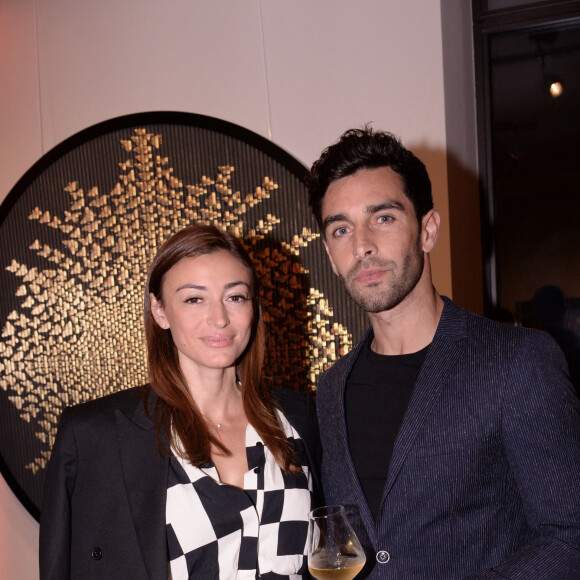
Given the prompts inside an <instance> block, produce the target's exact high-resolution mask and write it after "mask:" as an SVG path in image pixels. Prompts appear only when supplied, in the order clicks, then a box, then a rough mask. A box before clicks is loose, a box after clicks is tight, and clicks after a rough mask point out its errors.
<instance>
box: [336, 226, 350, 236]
mask: <svg viewBox="0 0 580 580" xmlns="http://www.w3.org/2000/svg"><path fill="white" fill-rule="evenodd" d="M347 233H348V228H345V227H341V228H337V229H336V230H334V235H335V236H344V235H346V234H347Z"/></svg>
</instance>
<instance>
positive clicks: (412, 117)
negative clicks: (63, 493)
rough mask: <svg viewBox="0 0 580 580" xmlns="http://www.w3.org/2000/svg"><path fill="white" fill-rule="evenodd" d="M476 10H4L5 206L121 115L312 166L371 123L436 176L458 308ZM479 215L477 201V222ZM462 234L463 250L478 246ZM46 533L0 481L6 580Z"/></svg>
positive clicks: (345, 2)
mask: <svg viewBox="0 0 580 580" xmlns="http://www.w3.org/2000/svg"><path fill="white" fill-rule="evenodd" d="M465 4H468V3H465V2H461V0H448V1H447V2H442V1H440V0H439V1H438V0H413V2H404V1H403V0H360V1H358V2H351V1H349V0H294V1H293V2H285V1H283V0H216V1H215V2H206V1H203V0H172V1H171V2H162V1H161V0H121V1H119V0H100V1H99V2H93V1H91V0H0V78H1V79H2V83H1V88H0V126H1V127H2V131H0V200H1V199H3V198H4V197H5V196H6V195H7V194H8V192H9V191H10V190H11V188H12V187H13V186H14V185H15V183H16V182H17V181H18V179H19V178H20V177H21V176H22V175H23V173H24V172H25V171H26V170H27V169H28V168H29V167H30V166H31V165H32V164H33V163H34V162H36V161H37V160H38V159H39V158H40V157H41V156H42V155H43V154H44V153H46V152H47V151H49V150H50V149H51V148H52V147H54V146H55V145H57V144H58V143H59V142H61V141H62V140H64V139H66V138H67V137H69V136H71V135H73V134H74V133H76V132H78V131H80V130H82V129H84V128H86V127H88V126H91V125H93V124H95V123H98V122H101V121H104V120H106V119H109V118H112V117H116V116H119V115H125V114H130V113H136V112H141V111H152V110H175V111H186V112H193V113H200V114H204V115H210V116H215V117H219V118H222V119H225V120H228V121H231V122H234V123H237V124H239V125H242V126H244V127H246V128H248V129H251V130H253V131H255V132H257V133H259V134H261V135H263V136H265V137H267V138H269V139H271V140H272V141H274V142H275V143H276V144H277V145H279V146H281V147H282V148H284V149H286V150H287V151H288V152H289V153H291V154H292V155H294V156H295V157H296V158H298V159H299V160H300V161H302V162H303V163H304V164H306V165H309V164H310V163H311V162H312V161H313V160H314V159H315V158H316V157H317V156H318V154H319V153H320V151H321V150H322V148H323V147H325V146H326V145H328V144H329V143H330V142H332V141H334V140H336V139H337V138H338V136H339V135H340V133H342V131H344V130H345V129H347V128H349V127H351V126H360V125H361V124H363V123H365V122H368V121H372V122H373V123H374V125H375V126H376V127H378V128H382V129H388V130H390V131H393V132H394V133H396V134H398V135H399V136H400V137H401V138H402V139H403V141H404V142H405V143H406V144H407V146H409V147H410V148H411V149H413V150H414V151H415V152H416V153H417V154H418V155H419V156H420V157H421V158H422V159H423V160H424V161H425V163H426V165H427V168H428V170H429V172H430V174H431V177H432V181H433V188H434V195H435V202H436V206H437V208H438V209H439V211H440V212H441V214H442V217H443V225H442V233H441V237H440V240H439V245H438V248H437V249H436V250H435V252H434V256H433V262H434V278H435V284H436V286H437V288H438V289H439V291H440V292H442V293H444V294H447V295H450V296H451V295H453V294H454V292H452V285H453V284H456V283H457V284H459V282H460V280H461V277H460V278H459V279H458V280H459V281H458V280H456V278H457V276H456V275H454V272H452V264H453V263H454V260H457V259H459V258H460V259H461V260H464V261H465V256H464V254H466V255H467V256H468V257H469V255H471V254H474V255H476V254H477V251H476V250H477V244H475V250H474V249H473V248H472V249H471V250H468V251H467V252H459V254H457V251H456V252H455V255H454V252H452V250H451V241H452V235H451V234H452V233H453V232H452V231H451V230H450V227H449V215H450V207H451V208H454V199H462V196H461V195H458V192H457V191H453V190H451V189H450V185H451V181H450V179H449V176H448V174H449V167H450V166H451V165H453V164H451V163H450V159H454V160H457V159H459V164H460V165H461V167H462V168H463V169H465V171H466V173H467V174H469V175H470V174H471V173H470V172H472V171H473V168H474V161H473V159H475V153H474V149H475V146H474V143H475V140H474V131H475V128H474V122H473V119H472V118H471V117H470V115H471V112H472V109H473V94H472V93H473V90H472V88H473V87H472V84H473V83H472V79H471V77H470V74H471V73H470V70H469V63H470V62H471V53H470V50H471V49H470V36H469V34H470V33H469V31H470V15H469V14H468V13H466V11H465V6H464V5H465ZM441 5H444V6H445V10H444V11H443V23H444V29H445V30H446V43H444V38H443V32H442V30H443V28H442V8H441ZM461 7H462V8H461ZM459 8H461V9H459ZM449 41H451V44H452V45H453V46H452V47H451V49H450V47H449ZM444 44H446V46H444ZM458 49H459V50H460V51H461V50H464V49H466V52H465V54H459V55H458V54H457V53H456V50H458ZM460 57H461V58H460ZM444 58H446V59H447V60H446V63H445V66H446V67H447V68H446V69H445V70H444ZM465 67H467V68H465ZM453 71H454V72H453ZM458 71H459V72H458ZM457 75H459V76H457ZM451 81H453V83H454V84H456V85H457V87H459V88H458V89H457V90H459V91H460V92H459V93H456V92H455V89H454V91H453V94H452V97H453V98H452V99H451V100H450V94H449V92H448V90H447V89H446V87H445V86H444V85H445V83H446V82H447V83H449V82H451ZM446 91H447V94H446ZM458 103H462V105H461V106H458ZM470 111H471V112H470ZM450 119H451V121H450ZM450 122H451V126H452V127H453V128H454V131H452V132H451V139H449V140H448V137H447V128H446V123H447V126H448V127H449V124H450ZM466 143H467V144H468V145H467V147H466V145H465V144H466ZM461 157H463V159H461ZM451 175H453V173H451ZM455 177H456V176H455ZM453 183H454V184H455V185H457V181H456V180H455V181H453ZM450 191H451V198H450ZM454 196H455V197H454ZM456 209H457V208H455V210H456ZM455 210H454V211H455ZM462 211H463V210H462ZM472 213H473V203H469V204H468V209H467V210H466V213H465V215H467V214H472ZM463 235H464V233H461V232H460V233H459V234H457V236H458V237H457V238H456V241H455V242H454V247H455V246H456V247H460V248H461V247H468V246H469V244H467V246H466V244H465V240H464V239H462V236H463ZM468 237H469V236H468ZM472 237H473V236H472ZM457 255H459V258H457ZM462 292H463V295H464V296H471V292H470V291H469V289H468V290H467V291H466V290H465V289H464V288H462ZM37 532H38V526H37V524H36V522H35V521H34V520H33V519H32V518H31V517H30V516H29V515H28V513H27V512H26V511H25V510H24V508H22V507H21V506H20V504H19V503H18V501H17V500H16V499H15V497H14V496H13V495H12V493H11V491H10V490H9V488H8V487H7V485H6V484H5V482H4V481H3V480H1V479H0V578H25V579H34V578H36V577H37V571H36V559H37V555H36V553H37V548H38V542H37Z"/></svg>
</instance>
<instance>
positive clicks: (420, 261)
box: [340, 240, 425, 313]
mask: <svg viewBox="0 0 580 580" xmlns="http://www.w3.org/2000/svg"><path fill="white" fill-rule="evenodd" d="M424 264H425V256H424V254H423V251H422V250H421V248H420V241H419V240H417V245H416V246H415V251H414V252H411V253H409V254H407V255H406V256H405V259H404V261H403V265H402V269H401V272H400V274H398V273H397V264H396V263H395V262H393V261H392V260H387V261H381V260H378V259H377V258H369V259H368V260H366V261H364V262H358V263H357V264H355V266H354V267H353V268H352V269H351V270H350V271H349V272H348V274H347V276H346V278H344V277H343V276H340V278H341V280H342V283H343V284H344V288H345V290H346V291H347V293H348V295H349V296H350V297H351V298H352V299H353V300H354V301H355V302H356V304H358V306H360V307H361V308H362V309H363V310H364V311H365V312H370V313H377V312H384V311H385V310H390V309H391V308H394V307H395V306H397V305H398V304H400V303H401V302H402V301H403V300H404V299H405V298H406V297H407V296H408V295H409V294H410V293H411V292H412V290H413V288H415V286H416V285H417V283H418V282H419V280H420V279H421V275H422V273H423V267H424ZM369 267H379V268H381V269H383V270H387V271H388V272H390V275H391V280H390V281H389V282H388V283H387V284H385V282H384V281H381V282H380V283H377V284H371V285H369V286H367V287H366V288H365V290H364V291H361V290H359V289H358V288H357V287H356V283H355V282H354V279H355V277H356V275H357V274H358V272H360V271H361V270H364V269H366V268H369Z"/></svg>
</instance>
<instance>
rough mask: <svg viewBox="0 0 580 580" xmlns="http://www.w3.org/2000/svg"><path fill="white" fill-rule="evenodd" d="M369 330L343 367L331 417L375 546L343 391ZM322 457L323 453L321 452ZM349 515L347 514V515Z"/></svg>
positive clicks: (372, 527)
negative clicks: (354, 459)
mask: <svg viewBox="0 0 580 580" xmlns="http://www.w3.org/2000/svg"><path fill="white" fill-rule="evenodd" d="M370 332H372V331H371V330H369V331H367V333H366V334H365V336H364V337H363V339H362V340H361V341H360V342H359V344H358V346H357V348H356V349H355V351H354V352H353V355H352V357H351V358H350V360H349V364H348V365H347V366H345V368H344V372H343V375H342V376H341V377H340V380H339V381H337V386H336V389H337V390H338V391H339V392H338V393H337V396H335V397H334V398H333V401H334V404H335V405H336V407H335V408H334V409H332V410H331V417H333V420H336V419H335V418H336V417H339V418H340V419H339V421H338V423H339V424H338V425H337V430H336V431H337V435H338V444H339V445H340V450H341V456H342V457H343V458H344V462H345V467H346V472H347V473H348V476H349V479H350V484H351V489H352V490H353V496H354V499H355V500H356V505H357V507H358V509H359V512H360V520H361V521H362V523H363V524H364V527H365V530H366V532H367V534H368V537H369V539H370V540H371V542H372V545H376V541H377V538H376V528H375V521H374V518H373V515H372V513H371V510H370V507H369V504H368V503H367V500H366V497H365V494H364V492H363V489H362V487H361V484H360V480H359V478H358V475H357V472H356V468H355V466H354V462H353V460H352V456H351V454H350V449H349V446H348V435H347V430H346V412H345V408H344V399H345V390H346V381H347V378H348V375H349V374H350V371H351V369H352V366H353V364H354V362H355V361H356V359H357V357H358V355H359V352H360V349H361V348H362V347H363V345H364V344H365V343H366V339H367V337H368V336H369V334H370ZM323 455H324V451H323ZM347 515H349V514H347Z"/></svg>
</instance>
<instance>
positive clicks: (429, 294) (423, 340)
mask: <svg viewBox="0 0 580 580" xmlns="http://www.w3.org/2000/svg"><path fill="white" fill-rule="evenodd" d="M416 290H417V289H416ZM442 312H443V299H442V298H441V296H439V294H437V292H436V291H435V289H434V288H433V286H431V285H430V286H429V287H428V288H425V290H423V291H419V292H413V293H411V294H410V295H409V296H407V297H406V298H405V299H404V300H403V301H402V302H401V303H400V304H398V305H397V306H395V307H394V308H392V309H390V310H385V311H384V312H377V313H369V320H370V322H371V325H372V327H373V331H374V335H375V336H374V339H373V342H372V344H371V350H372V351H373V352H376V353H378V354H387V355H396V354H410V353H413V352H418V351H420V350H421V349H423V348H425V347H426V346H427V345H429V344H431V342H432V340H433V336H434V335H435V331H436V330H437V325H438V324H439V319H440V318H441V313H442Z"/></svg>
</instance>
